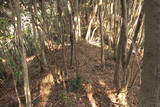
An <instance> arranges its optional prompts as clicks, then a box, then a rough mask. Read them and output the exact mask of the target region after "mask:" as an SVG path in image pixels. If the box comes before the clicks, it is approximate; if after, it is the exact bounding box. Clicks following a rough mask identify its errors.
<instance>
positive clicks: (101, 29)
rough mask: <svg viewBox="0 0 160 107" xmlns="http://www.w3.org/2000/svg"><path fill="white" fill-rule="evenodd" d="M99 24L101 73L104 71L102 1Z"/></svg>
mask: <svg viewBox="0 0 160 107" xmlns="http://www.w3.org/2000/svg"><path fill="white" fill-rule="evenodd" d="M99 22H100V35H101V65H102V71H103V70H104V69H105V60H104V46H103V45H104V41H103V26H102V0H100V3H99Z"/></svg>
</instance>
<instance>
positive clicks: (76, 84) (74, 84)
mask: <svg viewBox="0 0 160 107" xmlns="http://www.w3.org/2000/svg"><path fill="white" fill-rule="evenodd" d="M82 81H83V78H82V77H81V76H78V77H77V78H76V79H73V80H70V81H69V91H77V90H79V89H81V88H82Z"/></svg>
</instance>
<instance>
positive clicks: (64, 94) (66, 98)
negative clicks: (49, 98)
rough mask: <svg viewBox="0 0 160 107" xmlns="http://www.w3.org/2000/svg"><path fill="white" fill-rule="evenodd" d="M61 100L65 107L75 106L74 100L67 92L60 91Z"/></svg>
mask: <svg viewBox="0 0 160 107" xmlns="http://www.w3.org/2000/svg"><path fill="white" fill-rule="evenodd" d="M59 99H61V100H62V101H64V103H65V105H64V106H65V107H73V105H74V102H73V100H72V99H71V98H70V97H69V96H68V93H67V91H65V90H62V91H60V93H59Z"/></svg>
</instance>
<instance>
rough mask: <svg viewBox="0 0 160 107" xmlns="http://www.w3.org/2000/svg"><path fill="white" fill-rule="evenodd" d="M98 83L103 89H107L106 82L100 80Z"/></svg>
mask: <svg viewBox="0 0 160 107" xmlns="http://www.w3.org/2000/svg"><path fill="white" fill-rule="evenodd" d="M98 82H99V84H100V85H101V86H102V87H103V88H105V87H106V83H105V82H104V80H101V79H100V80H98Z"/></svg>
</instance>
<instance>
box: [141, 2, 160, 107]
mask: <svg viewBox="0 0 160 107" xmlns="http://www.w3.org/2000/svg"><path fill="white" fill-rule="evenodd" d="M144 7H145V15H146V17H145V42H144V63H143V72H142V84H141V90H140V94H141V95H140V99H139V100H141V104H140V106H139V107H160V0H152V1H151V0H145V1H144Z"/></svg>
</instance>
